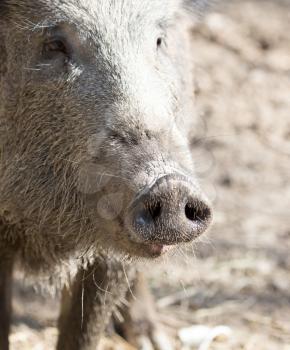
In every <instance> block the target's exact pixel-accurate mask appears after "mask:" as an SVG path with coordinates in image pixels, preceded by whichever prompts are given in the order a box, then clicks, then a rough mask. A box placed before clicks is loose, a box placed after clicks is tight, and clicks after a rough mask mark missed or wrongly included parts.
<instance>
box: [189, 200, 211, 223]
mask: <svg viewBox="0 0 290 350" xmlns="http://www.w3.org/2000/svg"><path fill="white" fill-rule="evenodd" d="M185 216H186V217H187V219H188V220H190V221H195V222H206V221H208V219H209V218H210V216H211V212H210V209H209V207H207V206H205V205H204V204H203V203H187V204H186V206H185Z"/></svg>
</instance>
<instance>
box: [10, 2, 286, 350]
mask: <svg viewBox="0 0 290 350" xmlns="http://www.w3.org/2000/svg"><path fill="white" fill-rule="evenodd" d="M289 33H290V3H288V2H287V1H284V2H280V1H276V0H273V1H262V0H256V1H231V2H229V3H228V4H226V5H223V6H220V7H218V8H217V9H216V10H215V11H213V12H212V13H211V14H209V15H208V16H207V17H206V19H205V22H204V24H201V25H199V26H198V27H197V28H196V30H195V31H194V33H193V37H194V45H195V49H194V50H195V52H194V59H195V60H196V79H197V102H198V108H199V110H200V115H201V118H200V120H199V122H198V125H197V127H196V129H195V130H196V131H195V133H194V135H193V138H192V147H193V154H194V157H195V159H196V161H197V171H198V174H199V177H200V180H201V182H202V184H203V186H204V187H205V188H206V190H207V193H208V196H209V197H210V198H211V199H212V200H213V202H214V206H215V223H214V225H213V227H212V230H211V232H210V234H208V235H207V236H206V237H202V238H201V239H200V242H198V243H196V244H195V245H194V247H193V248H194V256H193V254H192V253H189V254H184V253H180V255H179V256H177V257H176V259H175V263H174V265H169V266H168V264H161V266H160V269H159V270H158V271H156V272H155V273H154V274H152V275H151V284H152V288H153V291H154V293H155V295H156V298H157V300H158V305H159V310H160V320H161V321H162V322H163V323H164V324H166V325H167V326H168V330H169V331H170V332H171V333H172V334H173V335H174V334H175V333H176V330H177V328H180V327H183V326H190V325H208V326H217V325H226V326H229V327H230V328H231V330H232V335H231V337H229V338H224V339H222V340H220V341H217V342H215V343H213V344H212V345H211V347H210V349H226V350H231V349H233V350H237V349H247V350H276V349H277V350H286V349H287V350H289V349H290V274H289V271H290V253H289V252H290V213H289V207H290V185H289V177H290V46H289ZM181 255H183V256H181ZM177 262H178V263H177ZM166 265H167V266H166ZM57 309H58V302H57V301H56V300H51V299H48V298H46V297H41V296H36V295H35V294H34V293H33V292H32V290H31V289H30V288H29V287H27V288H23V287H16V288H15V298H14V310H15V312H14V314H15V316H14V324H13V332H12V335H11V342H12V349H13V350H18V349H19V350H20V349H21V350H24V349H29V350H30V349H31V350H33V349H35V350H36V349H37V350H40V349H45V350H51V349H53V345H54V342H55V339H56V335H57V331H56V328H55V324H56V321H55V320H56V315H57ZM114 343H115V344H116V343H118V341H117V340H115V341H114ZM115 348H116V349H120V347H118V345H116V347H115ZM178 349H181V346H180V345H179V346H178Z"/></svg>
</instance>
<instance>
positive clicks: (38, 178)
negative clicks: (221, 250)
mask: <svg viewBox="0 0 290 350" xmlns="http://www.w3.org/2000/svg"><path fill="white" fill-rule="evenodd" d="M201 3H202V2H201ZM183 5H184V4H183V2H182V1H179V0H168V1H163V0H145V1H144V0H142V1H141V0H140V1H139V0H138V1H133V0H120V1H119V0H118V1H114V0H106V1H105V0H104V1H103V0H101V1H88V0H70V1H68V0H67V1H60V0H52V1H47V0H40V1H39V0H37V1H36V0H18V1H15V0H4V1H3V0H0V154H1V158H0V193H1V197H0V224H1V225H0V230H1V231H0V257H1V259H2V256H4V252H5V256H9V259H8V260H9V261H10V260H14V259H16V258H17V259H18V260H20V261H21V263H22V264H23V265H24V266H25V268H26V269H27V270H29V271H31V272H33V273H36V272H39V273H41V274H42V275H44V274H45V275H49V274H52V273H54V275H55V276H57V278H58V277H59V278H60V279H62V278H64V279H66V278H65V277H64V275H63V272H62V271H63V270H62V267H63V266H70V267H71V266H73V267H74V268H75V269H76V266H79V271H82V270H85V265H84V264H86V263H87V264H89V266H94V267H92V269H93V271H95V270H96V269H98V266H99V265H100V264H99V263H98V259H97V257H98V256H100V254H101V255H102V258H101V265H102V266H103V264H104V262H105V261H106V259H107V260H108V261H110V263H109V265H110V266H111V265H112V264H113V263H112V262H111V261H114V264H113V265H114V268H111V270H113V271H114V273H112V275H114V276H115V275H116V276H117V275H118V276H119V277H118V278H119V279H120V284H122V283H124V279H125V278H124V275H122V277H120V276H121V275H120V273H119V274H118V269H121V267H120V266H121V265H118V263H117V262H116V261H121V260H122V261H124V258H127V260H128V261H131V259H133V261H135V258H140V257H141V258H142V257H143V258H154V257H155V255H156V254H155V253H156V252H155V251H154V249H153V250H152V247H151V246H150V244H148V242H146V241H144V240H141V239H140V237H138V236H137V235H136V234H135V233H134V232H133V231H132V229H131V227H130V223H128V220H127V219H126V218H127V217H128V208H129V207H130V204H131V203H132V201H133V200H134V199H135V198H136V197H137V196H138V195H139V194H140V193H142V191H144V190H146V189H148V188H150V186H151V185H152V183H154V182H155V181H156V179H158V178H160V177H161V176H163V175H166V174H171V173H176V174H181V175H182V176H185V177H186V178H187V177H188V178H189V177H190V179H191V180H190V181H191V182H192V184H193V186H194V188H195V191H196V193H199V192H200V191H199V188H198V185H197V184H196V182H195V179H194V177H193V175H192V174H193V173H194V166H193V161H192V159H191V156H190V150H189V146H188V140H187V137H188V132H189V130H190V128H191V124H192V122H193V120H194V108H193V96H192V93H193V85H192V80H193V77H192V72H191V65H192V63H191V61H192V58H190V57H188V53H189V50H190V49H189V47H188V45H189V38H188V23H189V22H190V21H191V20H192V18H191V15H188V14H187V12H186V11H185V6H183ZM187 5H190V2H189V1H188V2H187ZM192 5H193V7H194V5H197V4H196V2H194V4H192ZM165 232H166V231H165ZM160 234H161V233H160ZM182 234H183V233H182V232H180V233H179V235H181V236H182ZM160 239H163V237H161V238H160ZM2 253H3V254H2ZM104 256H105V258H104ZM112 257H113V258H112ZM6 260H7V259H5V263H6ZM3 261H4V260H3ZM68 261H70V262H72V263H70V264H68ZM92 261H96V262H95V263H93V262H92ZM84 262H86V263H84ZM91 264H93V265H91ZM94 264H95V265H94ZM126 264H127V263H126ZM134 265H135V263H134ZM0 266H1V262H0ZM2 266H4V262H3V263H2ZM9 266H10V265H9ZM117 266H119V267H117ZM130 266H131V267H132V262H131V263H130ZM131 267H130V269H131ZM4 270H6V269H4ZM0 271H1V269H0ZM121 271H123V270H121ZM68 273H69V274H70V275H73V273H72V271H71V269H70V268H68ZM78 274H80V272H79V273H78ZM118 278H117V277H116V278H115V280H116V281H117V280H118ZM0 282H1V280H0ZM0 285H1V283H0ZM76 285H78V284H76ZM113 285H114V287H112V288H113V289H114V288H115V289H116V284H113ZM75 288H77V287H75ZM89 288H90V287H88V290H89ZM123 289H124V293H125V287H124V288H121V289H120V290H123ZM78 293H79V290H78V291H76V292H75V294H74V293H73V295H78ZM124 293H120V294H124ZM8 294H9V293H8ZM72 298H74V297H72ZM8 299H9V298H8ZM3 300H4V299H3ZM111 304H112V305H110V308H109V309H108V310H107V311H106V312H107V314H108V315H110V313H111V312H112V311H113V309H114V305H113V302H112V303H111ZM92 309H94V307H92ZM68 313H69V312H68ZM95 321H96V319H95ZM61 323H62V324H65V322H64V321H63V319H62V322H61ZM103 323H104V322H103ZM64 328H65V326H64ZM76 328H79V327H76ZM101 328H102V330H103V329H104V327H101ZM99 333H100V332H99ZM99 336H100V334H98V335H97V336H96V337H95V338H94V339H95V340H94V341H97V339H98V338H99ZM3 337H4V336H3ZM64 337H65V336H64ZM88 337H89V336H88ZM88 337H87V338H88ZM87 338H86V339H87ZM60 341H62V340H60ZM89 343H93V341H87V340H86V341H84V342H83V343H80V344H78V345H77V347H76V349H85V348H86V349H90V347H89V346H90V345H86V346H87V347H85V345H84V344H89ZM5 346H6V345H3V348H4V349H5ZM68 348H69V349H73V348H72V347H71V346H70V347H68ZM1 349H2V348H1ZM61 349H65V347H64V345H63V346H62V347H61Z"/></svg>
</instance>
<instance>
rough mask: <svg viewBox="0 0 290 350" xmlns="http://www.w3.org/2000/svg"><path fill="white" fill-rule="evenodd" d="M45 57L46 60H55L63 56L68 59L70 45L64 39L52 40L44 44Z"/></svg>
mask: <svg viewBox="0 0 290 350" xmlns="http://www.w3.org/2000/svg"><path fill="white" fill-rule="evenodd" d="M42 53H43V57H44V58H45V59H54V58H57V57H59V56H63V57H65V58H66V59H69V58H70V50H69V48H68V45H67V44H66V43H65V42H64V40H62V39H58V38H57V39H50V40H48V41H46V42H45V43H44V44H43V49H42Z"/></svg>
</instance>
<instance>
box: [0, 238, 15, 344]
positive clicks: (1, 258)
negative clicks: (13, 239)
mask: <svg viewBox="0 0 290 350" xmlns="http://www.w3.org/2000/svg"><path fill="white" fill-rule="evenodd" d="M0 245H1V242H0ZM6 253H7V252H5V251H4V252H2V251H1V247H0V349H1V350H8V349H9V342H8V337H9V329H10V318H11V293H12V291H11V287H12V268H13V258H12V257H11V256H7V255H6Z"/></svg>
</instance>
